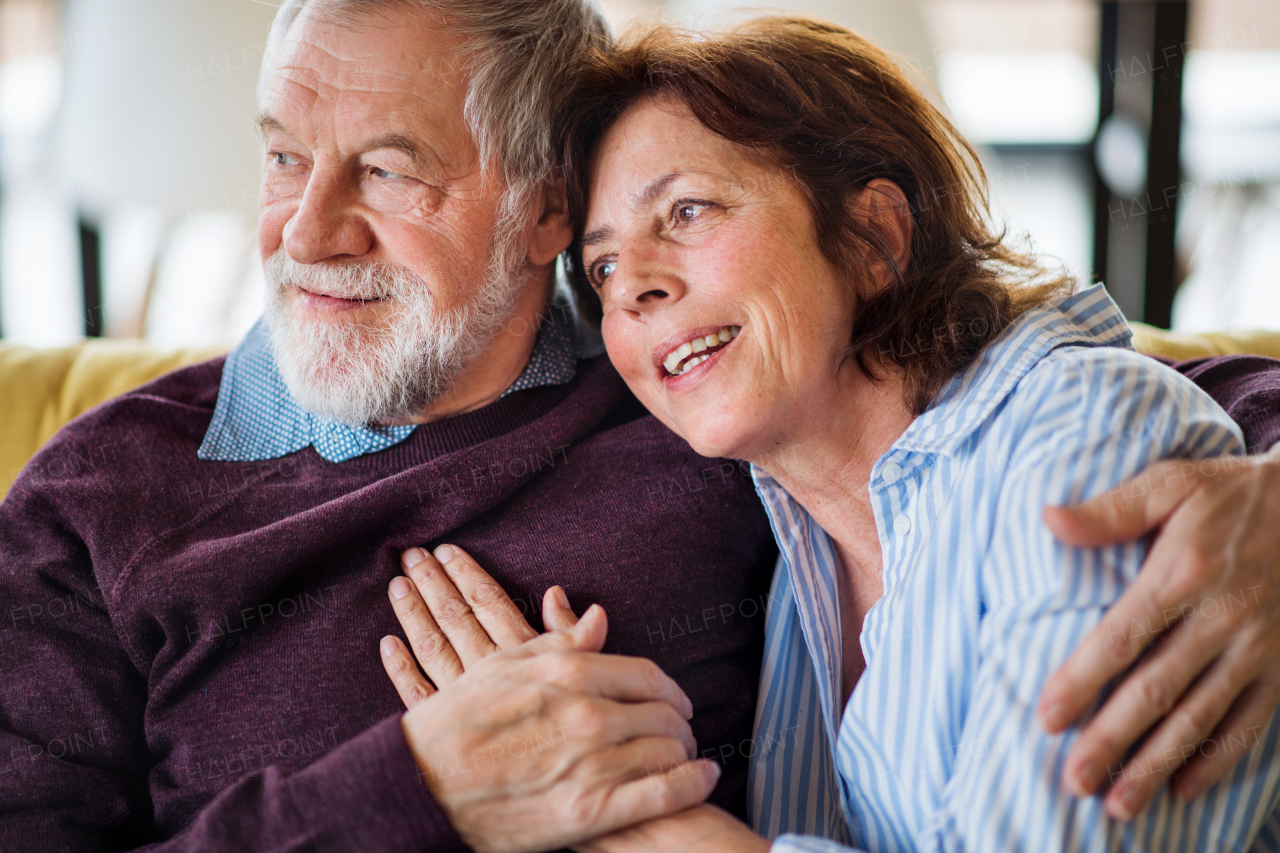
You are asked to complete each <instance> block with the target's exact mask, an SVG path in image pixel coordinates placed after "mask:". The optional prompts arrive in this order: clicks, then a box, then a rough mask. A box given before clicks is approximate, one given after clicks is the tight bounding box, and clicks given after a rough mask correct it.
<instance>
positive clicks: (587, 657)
mask: <svg viewBox="0 0 1280 853" xmlns="http://www.w3.org/2000/svg"><path fill="white" fill-rule="evenodd" d="M583 618H584V619H585V618H586V617H583ZM539 665H540V667H541V675H542V678H543V679H544V680H546V681H547V682H548V683H550V684H554V685H556V686H558V687H561V688H563V689H564V690H566V691H569V692H573V693H587V694H590V695H595V696H600V697H601V698H604V699H611V700H613V701H615V702H662V703H665V704H666V705H668V706H669V707H671V708H673V709H674V710H676V711H677V712H679V714H680V716H681V717H683V718H684V719H686V720H689V719H692V718H693V702H691V701H690V700H689V697H688V696H687V695H686V694H685V692H684V691H683V690H682V689H680V685H679V684H677V683H676V682H675V680H674V679H673V678H671V676H669V675H667V674H666V673H665V672H663V671H662V667H660V666H658V665H657V664H656V663H654V662H653V661H651V660H649V659H648V658H635V657H626V656H624V655H602V654H590V653H581V652H579V653H571V654H552V655H547V656H546V657H545V658H543V659H542V660H541V661H540V662H539Z"/></svg>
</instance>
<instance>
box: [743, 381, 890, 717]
mask: <svg viewBox="0 0 1280 853" xmlns="http://www.w3.org/2000/svg"><path fill="white" fill-rule="evenodd" d="M847 385H851V386H853V387H847V386H846V387H845V388H844V389H843V391H842V392H841V393H836V394H835V395H834V396H833V398H832V399H831V400H830V401H828V405H814V406H810V407H808V412H812V413H815V416H811V417H803V416H801V417H797V418H796V419H795V420H793V421H792V422H791V426H792V428H791V429H790V430H789V431H788V433H787V435H786V436H785V437H784V438H783V439H782V440H780V441H777V442H776V444H775V449H774V450H773V451H772V452H770V453H768V454H767V455H765V456H763V457H762V458H760V459H752V460H751V461H752V462H753V463H754V464H756V465H757V466H759V467H760V468H763V469H764V470H765V471H767V472H768V473H769V474H770V475H771V476H772V477H773V478H774V479H775V480H777V481H778V484H779V485H781V486H782V487H783V488H784V489H786V490H787V492H788V494H790V495H791V497H793V498H794V499H795V500H796V501H797V502H799V503H800V505H801V506H803V507H804V508H805V509H806V510H808V511H809V514H810V515H811V516H813V519H814V521H816V522H817V523H818V524H819V525H821V526H822V529H823V530H825V531H826V532H827V535H829V536H830V537H831V538H832V540H833V541H834V544H835V550H836V554H837V556H838V557H839V561H840V565H839V567H838V569H837V572H836V583H837V593H838V601H839V607H840V633H841V654H842V659H841V672H840V681H841V696H842V702H841V705H842V707H843V705H844V704H845V703H846V702H848V699H849V695H850V694H851V693H852V692H853V688H854V685H856V684H857V682H858V678H859V677H860V676H861V675H862V671H863V669H864V667H865V661H864V660H863V657H862V647H861V644H860V642H859V638H860V635H861V632H862V622H863V619H864V617H865V616H866V615H867V611H868V610H870V609H871V606H872V605H874V604H875V603H876V602H877V601H879V600H880V596H881V595H882V593H883V590H884V584H883V579H882V563H881V554H880V539H879V537H878V536H877V535H876V523H875V514H874V512H873V511H872V507H871V496H870V492H869V489H868V484H869V483H870V481H871V469H872V467H873V466H874V465H875V463H876V460H877V459H879V458H880V457H881V456H883V455H884V454H885V452H886V451H888V449H889V448H890V447H891V446H892V445H893V443H894V442H895V441H896V440H897V439H898V437H899V436H901V435H902V433H903V432H905V431H906V429H907V427H908V426H910V424H911V422H912V421H913V420H914V419H915V416H914V415H912V414H911V412H910V410H909V409H908V408H907V406H906V403H905V402H904V401H903V398H902V383H901V382H900V381H898V380H897V379H896V377H894V376H890V377H886V378H885V379H884V380H883V381H882V382H879V383H872V382H870V381H869V380H867V379H866V378H865V377H864V376H862V375H858V376H857V380H856V382H848V383H847Z"/></svg>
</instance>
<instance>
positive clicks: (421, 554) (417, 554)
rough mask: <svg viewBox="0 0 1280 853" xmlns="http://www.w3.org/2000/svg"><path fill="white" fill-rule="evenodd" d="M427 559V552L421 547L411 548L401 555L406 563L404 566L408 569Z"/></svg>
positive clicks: (402, 560)
mask: <svg viewBox="0 0 1280 853" xmlns="http://www.w3.org/2000/svg"><path fill="white" fill-rule="evenodd" d="M425 559H427V552H426V551H424V550H422V549H421V548H410V549H409V550H408V551H405V552H404V554H402V555H401V557H400V560H401V562H403V563H404V567H405V568H406V569H412V568H413V567H414V566H416V565H418V563H421V562H422V561H423V560H425Z"/></svg>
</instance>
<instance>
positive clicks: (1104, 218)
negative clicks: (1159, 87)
mask: <svg viewBox="0 0 1280 853" xmlns="http://www.w3.org/2000/svg"><path fill="white" fill-rule="evenodd" d="M1101 17H1102V32H1101V34H1100V37H1099V39H1098V128H1099V129H1101V128H1102V123H1103V122H1105V121H1106V120H1107V119H1108V118H1109V117H1110V116H1111V114H1112V113H1113V112H1115V109H1116V80H1115V67H1116V55H1117V47H1118V41H1117V40H1118V36H1119V32H1120V4H1119V3H1118V2H1116V0H1109V2H1104V3H1103V4H1102V16H1101ZM1094 144H1095V145H1096V144H1097V134H1096V133H1095V135H1094ZM1089 163H1090V165H1091V166H1092V167H1093V279H1094V281H1099V280H1103V279H1105V278H1106V275H1107V245H1108V243H1109V242H1110V236H1111V215H1110V210H1111V190H1110V189H1109V188H1108V187H1107V184H1106V182H1105V181H1103V180H1102V173H1101V172H1100V171H1099V170H1098V161H1097V158H1096V157H1090V158H1089Z"/></svg>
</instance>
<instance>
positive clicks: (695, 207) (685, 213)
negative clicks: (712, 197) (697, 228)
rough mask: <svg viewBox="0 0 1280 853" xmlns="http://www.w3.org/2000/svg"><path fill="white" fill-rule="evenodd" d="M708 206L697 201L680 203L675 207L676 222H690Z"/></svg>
mask: <svg viewBox="0 0 1280 853" xmlns="http://www.w3.org/2000/svg"><path fill="white" fill-rule="evenodd" d="M707 207H708V205H705V204H703V203H701V202H697V201H682V202H680V203H679V204H677V205H676V222H692V221H693V220H695V219H697V218H698V216H699V214H701V213H702V212H703V211H704V210H706V209H707Z"/></svg>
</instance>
